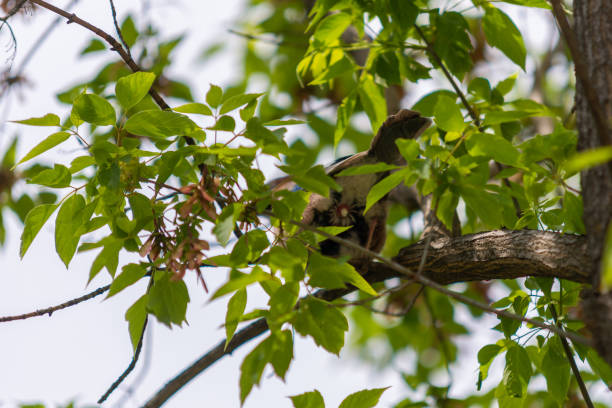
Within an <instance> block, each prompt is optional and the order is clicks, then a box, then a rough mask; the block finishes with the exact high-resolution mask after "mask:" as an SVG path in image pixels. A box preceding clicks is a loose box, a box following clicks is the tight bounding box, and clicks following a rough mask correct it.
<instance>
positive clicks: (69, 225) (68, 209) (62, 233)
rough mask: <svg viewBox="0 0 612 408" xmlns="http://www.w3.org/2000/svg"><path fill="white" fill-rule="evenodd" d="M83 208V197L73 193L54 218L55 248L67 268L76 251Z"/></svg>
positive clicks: (82, 222) (82, 221) (83, 221)
mask: <svg viewBox="0 0 612 408" xmlns="http://www.w3.org/2000/svg"><path fill="white" fill-rule="evenodd" d="M84 208H85V199H84V198H83V196H82V195H80V194H73V195H72V196H71V197H70V198H68V199H67V200H66V201H64V203H63V204H62V206H61V207H60V209H59V211H58V212H57V217H56V219H55V250H56V251H57V254H58V255H59V257H60V258H61V260H62V261H63V262H64V265H66V268H68V264H69V263H70V260H71V259H72V257H73V256H74V253H75V252H76V249H77V246H78V244H79V239H80V238H81V235H80V234H79V233H78V231H79V229H80V228H81V227H82V226H83V224H84V223H85V222H87V221H89V220H83V216H82V211H83V209H84Z"/></svg>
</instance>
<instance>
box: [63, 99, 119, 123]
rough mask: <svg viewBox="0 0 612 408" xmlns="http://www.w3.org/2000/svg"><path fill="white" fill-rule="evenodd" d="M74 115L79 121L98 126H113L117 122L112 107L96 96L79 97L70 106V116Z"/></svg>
mask: <svg viewBox="0 0 612 408" xmlns="http://www.w3.org/2000/svg"><path fill="white" fill-rule="evenodd" d="M75 113H76V115H77V117H78V118H79V119H81V120H84V121H85V122H88V123H91V124H93V125H98V126H107V125H114V124H115V121H116V120H117V116H116V114H115V108H113V105H111V104H110V102H108V101H107V100H106V99H104V98H102V97H101V96H99V95H96V94H83V95H79V96H78V97H77V98H76V99H75V100H74V104H73V106H72V114H75ZM72 114H71V115H72Z"/></svg>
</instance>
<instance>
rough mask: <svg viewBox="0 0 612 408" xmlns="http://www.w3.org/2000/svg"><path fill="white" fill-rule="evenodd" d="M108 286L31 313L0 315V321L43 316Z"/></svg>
mask: <svg viewBox="0 0 612 408" xmlns="http://www.w3.org/2000/svg"><path fill="white" fill-rule="evenodd" d="M109 288H110V285H106V286H102V287H101V288H98V289H96V290H94V291H93V292H90V293H88V294H86V295H84V296H81V297H78V298H76V299H72V300H69V301H67V302H64V303H62V304H59V305H57V306H52V307H48V308H46V309H39V310H36V311H34V312H31V313H25V314H21V315H16V316H4V317H0V323H3V322H10V321H13V320H25V319H29V318H30V317H37V316H43V315H46V314H48V315H49V316H51V315H52V314H53V312H56V311H58V310H62V309H65V308H67V307H70V306H74V305H77V304H79V303H81V302H84V301H86V300H89V299H93V298H95V297H96V296H98V295H101V294H102V293H104V292H106V291H107V290H108V289H109Z"/></svg>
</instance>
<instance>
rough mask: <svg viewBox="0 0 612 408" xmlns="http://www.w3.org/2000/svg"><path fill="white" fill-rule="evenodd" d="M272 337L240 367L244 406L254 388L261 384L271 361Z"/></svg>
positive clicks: (241, 401) (259, 345)
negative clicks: (262, 376) (267, 365)
mask: <svg viewBox="0 0 612 408" xmlns="http://www.w3.org/2000/svg"><path fill="white" fill-rule="evenodd" d="M269 339H270V337H268V338H266V339H265V340H264V341H262V342H261V343H259V344H258V345H257V347H255V348H254V349H253V350H252V351H251V352H250V353H249V354H248V355H247V356H246V357H245V358H244V361H242V364H241V365H240V404H241V405H242V404H244V401H245V400H246V397H248V396H249V394H250V393H251V390H252V389H253V386H254V385H255V384H259V381H260V380H261V375H262V374H263V370H264V368H265V367H266V364H268V362H269V361H270V357H271V356H270V348H271V342H270V341H269Z"/></svg>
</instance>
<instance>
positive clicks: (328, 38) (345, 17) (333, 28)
mask: <svg viewBox="0 0 612 408" xmlns="http://www.w3.org/2000/svg"><path fill="white" fill-rule="evenodd" d="M352 20H353V18H352V17H351V15H349V14H346V13H335V14H330V15H329V16H327V17H325V18H324V19H323V20H322V21H321V23H319V25H318V27H317V29H316V31H315V32H314V34H313V36H312V40H313V43H314V45H315V46H316V47H325V46H329V45H332V44H333V43H335V42H336V41H337V40H338V37H340V35H342V33H343V32H344V30H346V29H347V28H348V26H349V25H350V24H351V21H352Z"/></svg>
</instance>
